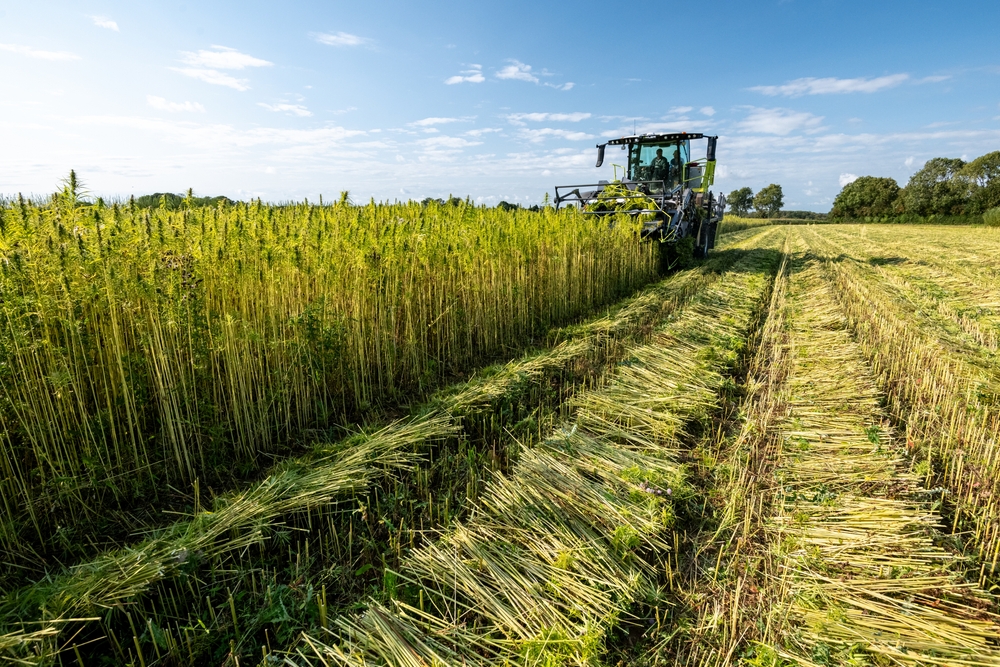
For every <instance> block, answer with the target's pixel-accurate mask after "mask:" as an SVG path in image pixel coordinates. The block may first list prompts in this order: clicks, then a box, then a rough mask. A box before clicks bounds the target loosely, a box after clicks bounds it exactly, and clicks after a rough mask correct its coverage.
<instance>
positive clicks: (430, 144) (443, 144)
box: [417, 135, 483, 150]
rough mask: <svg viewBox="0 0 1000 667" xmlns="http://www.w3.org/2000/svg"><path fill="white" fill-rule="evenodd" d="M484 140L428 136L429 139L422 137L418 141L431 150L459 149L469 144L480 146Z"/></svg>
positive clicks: (420, 144)
mask: <svg viewBox="0 0 1000 667" xmlns="http://www.w3.org/2000/svg"><path fill="white" fill-rule="evenodd" d="M482 143H483V142H481V141H469V140H468V139H463V138H462V137H448V136H444V135H442V136H439V137H428V138H427V139H420V140H418V141H417V144H418V145H419V146H423V147H424V148H426V149H429V150H446V149H451V150H457V149H462V148H468V147H469V146H479V145H480V144H482Z"/></svg>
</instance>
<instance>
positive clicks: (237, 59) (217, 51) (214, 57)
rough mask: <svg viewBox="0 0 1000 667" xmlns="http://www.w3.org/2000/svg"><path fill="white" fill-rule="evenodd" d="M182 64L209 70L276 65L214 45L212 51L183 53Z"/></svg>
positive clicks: (203, 50)
mask: <svg viewBox="0 0 1000 667" xmlns="http://www.w3.org/2000/svg"><path fill="white" fill-rule="evenodd" d="M181 55H182V56H183V57H182V58H181V62H183V63H184V64H185V65H192V66H194V67H205V68H208V69H245V68H247V67H270V66H272V65H273V64H274V63H272V62H268V61H267V60H262V59H260V58H254V57H253V56H251V55H249V54H247V53H241V52H239V51H237V50H236V49H231V48H229V47H228V46H218V45H215V44H213V45H212V49H211V50H209V49H202V50H200V51H194V52H191V51H182V52H181Z"/></svg>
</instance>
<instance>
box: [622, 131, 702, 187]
mask: <svg viewBox="0 0 1000 667" xmlns="http://www.w3.org/2000/svg"><path fill="white" fill-rule="evenodd" d="M687 144H688V142H686V141H681V142H677V143H665V144H637V145H634V146H632V150H631V152H630V156H629V157H630V159H629V178H631V179H632V180H633V181H653V180H657V181H661V180H667V181H670V183H671V184H676V183H677V182H679V179H680V172H679V170H677V169H676V168H675V164H676V163H677V162H679V164H681V165H683V164H685V163H687V162H688V161H689V158H690V155H689V149H688V145H687ZM658 150H661V151H663V152H662V153H661V155H662V158H663V159H662V160H656V157H657V153H656V152H657V151H658ZM675 153H677V154H678V156H679V159H678V160H677V161H676V162H675V159H674V154H675Z"/></svg>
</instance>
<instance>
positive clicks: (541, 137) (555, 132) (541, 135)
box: [520, 127, 594, 143]
mask: <svg viewBox="0 0 1000 667" xmlns="http://www.w3.org/2000/svg"><path fill="white" fill-rule="evenodd" d="M520 136H521V137H523V138H524V139H527V140H528V141H531V142H534V143H538V142H541V141H545V139H547V138H548V137H558V138H560V139H567V140H569V141H582V140H584V139H593V138H594V135H592V134H587V133H586V132H573V131H571V130H561V129H557V128H552V127H543V128H540V129H537V130H531V129H528V128H525V129H523V130H521V132H520Z"/></svg>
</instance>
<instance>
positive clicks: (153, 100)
mask: <svg viewBox="0 0 1000 667" xmlns="http://www.w3.org/2000/svg"><path fill="white" fill-rule="evenodd" d="M146 102H147V103H148V104H149V106H151V107H153V108H154V109H159V110H160V111H169V112H171V113H177V112H179V111H197V112H198V113H205V107H203V106H201V104H199V103H198V102H168V101H167V100H166V99H164V98H162V97H157V96H156V95H146Z"/></svg>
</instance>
